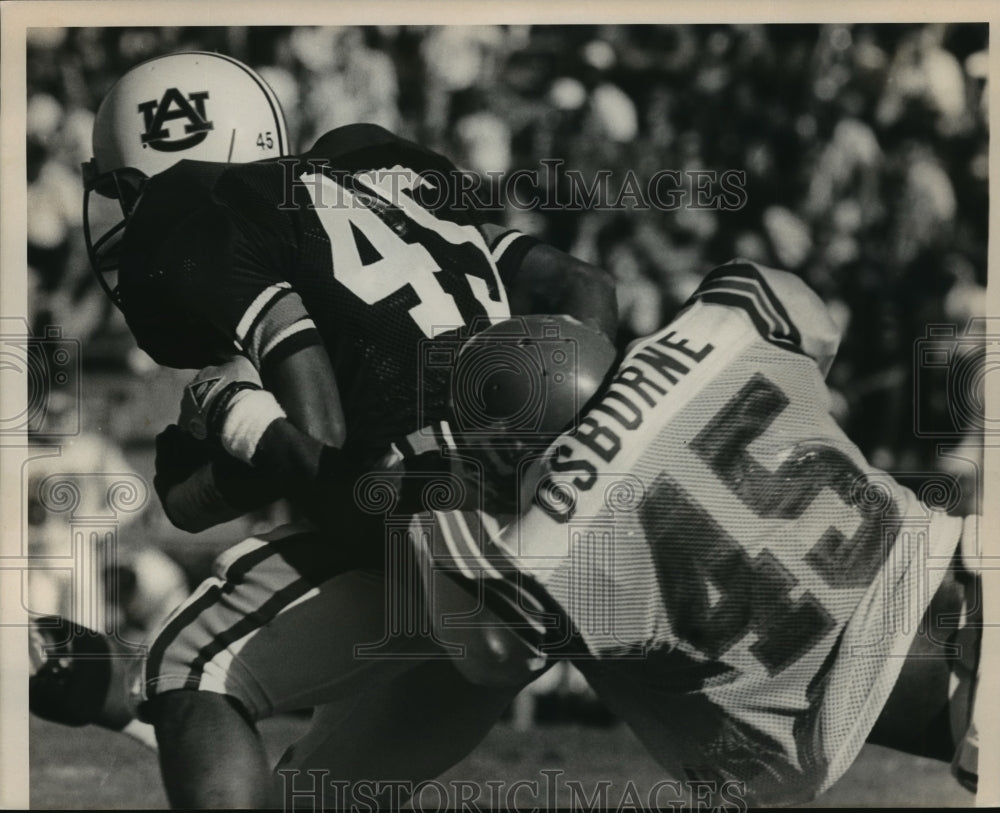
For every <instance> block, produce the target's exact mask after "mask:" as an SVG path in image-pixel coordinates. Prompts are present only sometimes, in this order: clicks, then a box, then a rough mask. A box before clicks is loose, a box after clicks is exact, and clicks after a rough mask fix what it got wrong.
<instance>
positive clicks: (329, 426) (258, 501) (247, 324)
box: [157, 282, 345, 533]
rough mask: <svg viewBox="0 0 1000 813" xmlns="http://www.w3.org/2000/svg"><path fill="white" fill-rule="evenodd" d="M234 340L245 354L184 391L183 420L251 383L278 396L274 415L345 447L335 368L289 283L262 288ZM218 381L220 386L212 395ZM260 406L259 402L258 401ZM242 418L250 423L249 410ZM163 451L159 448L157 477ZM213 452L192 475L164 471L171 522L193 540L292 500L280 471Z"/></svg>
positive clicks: (162, 491) (161, 489)
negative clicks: (217, 394) (193, 535)
mask: <svg viewBox="0 0 1000 813" xmlns="http://www.w3.org/2000/svg"><path fill="white" fill-rule="evenodd" d="M235 340H236V343H237V344H238V346H239V347H240V348H241V349H242V350H243V353H244V355H243V356H239V357H238V360H237V361H235V362H234V363H233V364H226V365H220V366H218V367H214V368H211V372H210V373H208V374H206V372H205V371H204V370H203V371H202V373H199V375H198V376H197V377H196V378H195V380H194V381H192V382H191V384H189V385H188V387H187V388H185V396H184V403H183V405H182V419H183V417H184V416H183V413H184V412H185V410H186V411H187V413H188V414H189V415H190V414H192V413H193V412H194V413H196V412H197V411H198V410H199V408H200V404H201V403H204V402H205V399H207V398H208V396H209V394H210V393H211V392H218V391H221V390H224V389H225V388H227V387H240V386H242V385H243V384H245V383H246V382H247V381H250V382H251V383H252V384H253V386H254V387H256V388H263V389H265V390H267V391H269V392H270V394H271V395H272V396H273V398H274V402H275V404H274V414H278V413H280V414H281V415H282V417H285V418H287V420H289V421H290V422H291V423H292V424H293V425H295V426H296V427H298V428H299V429H300V430H301V432H303V433H304V434H305V435H307V436H311V437H314V438H316V439H317V440H318V441H319V442H320V443H321V444H324V445H330V446H332V447H340V446H342V445H343V442H344V437H345V420H344V414H343V409H342V407H341V402H340V397H339V392H338V389H337V384H336V380H335V377H334V373H333V367H332V364H331V363H330V359H329V356H328V354H327V352H326V349H325V348H324V346H323V344H322V342H321V340H320V337H319V334H318V332H317V330H316V327H315V324H314V323H313V321H312V319H311V318H310V316H309V314H308V313H307V312H306V309H305V307H304V305H303V303H302V300H301V298H300V297H299V295H298V294H297V293H296V292H295V291H293V290H292V289H291V287H290V286H289V285H288V284H287V283H284V282H278V283H274V284H271V285H267V286H263V287H262V288H261V289H260V290H258V291H257V292H256V294H255V295H254V296H253V298H252V299H251V300H250V303H249V305H248V306H247V307H246V308H245V310H244V311H243V313H242V315H241V316H240V318H239V319H238V323H237V325H236V328H235ZM212 376H215V377H216V378H218V379H219V383H218V388H217V389H214V390H213V389H212V387H211V386H210V379H211V377H212ZM243 388H244V389H246V388H247V387H243ZM255 403H258V404H259V403H261V401H260V399H257V400H256V401H255ZM240 414H241V415H244V416H246V415H247V414H248V411H247V408H244V409H243V410H242V411H241V413H240ZM265 417H266V416H265ZM183 423H184V421H183V420H182V424H183ZM188 428H190V427H188ZM234 431H236V430H234ZM206 434H207V432H206ZM201 436H202V437H204V436H205V434H202V435H201ZM174 439H176V438H174ZM164 445H165V444H158V466H157V470H158V475H159V473H160V470H161V466H160V464H159V453H160V452H161V448H160V447H161V446H164ZM214 448H215V451H214V453H213V454H212V456H211V457H212V459H211V461H210V462H208V463H206V464H203V465H201V466H199V467H198V468H196V469H194V470H192V471H184V469H183V466H181V467H178V466H173V467H172V468H171V469H170V470H169V472H168V471H167V469H168V467H167V466H166V465H164V466H163V467H162V468H163V469H164V475H163V476H160V477H159V480H158V483H157V492H158V494H159V495H160V498H161V502H162V503H163V507H164V510H165V512H166V514H167V516H168V518H170V520H171V521H172V522H173V524H174V525H176V526H177V527H179V528H182V529H183V530H187V531H190V532H192V533H194V532H197V531H201V530H204V529H205V528H209V527H212V526H213V525H216V524H219V523H220V522H225V521H228V520H231V519H234V518H236V517H238V516H240V515H242V514H244V513H246V512H247V511H251V510H254V509H255V508H259V507H262V506H264V505H268V504H269V503H271V502H273V501H274V500H276V499H279V498H281V497H283V496H285V495H286V494H287V493H288V489H287V482H283V481H282V479H281V478H280V477H278V476H276V474H275V472H274V471H272V470H270V469H266V468H254V467H252V466H251V465H249V460H248V459H246V455H240V454H232V453H231V450H226V452H228V453H224V452H223V451H222V450H221V449H219V448H218V445H217V444H216V445H215V447H214ZM174 457H175V458H176V455H175V456H174ZM178 474H180V475H183V476H181V477H178V476H177V475H178Z"/></svg>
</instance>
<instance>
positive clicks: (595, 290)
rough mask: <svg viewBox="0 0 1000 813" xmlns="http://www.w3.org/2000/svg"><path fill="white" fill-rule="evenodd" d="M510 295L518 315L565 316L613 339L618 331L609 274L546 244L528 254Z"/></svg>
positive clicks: (612, 287)
mask: <svg viewBox="0 0 1000 813" xmlns="http://www.w3.org/2000/svg"><path fill="white" fill-rule="evenodd" d="M508 293H509V297H510V309H511V313H513V314H515V315H527V314H532V313H562V314H566V315H568V316H572V317H573V318H575V319H578V320H579V321H581V322H583V323H584V324H586V325H590V326H591V327H595V328H597V329H598V330H600V331H601V332H603V333H604V334H605V335H606V336H609V337H612V338H613V337H614V335H615V332H616V331H617V327H618V302H617V299H616V297H615V286H614V281H613V280H612V278H611V276H610V274H608V273H607V272H606V271H604V270H603V269H601V268H598V267H597V266H594V265H590V263H585V262H583V261H582V260H578V259H576V258H575V257H572V256H570V255H569V254H566V253H565V252H562V251H559V250H558V249H556V248H553V247H552V246H549V245H546V244H544V243H539V244H536V245H534V246H533V247H532V248H531V249H530V250H529V251H528V252H527V254H525V256H524V259H523V260H522V261H521V266H520V270H519V271H518V273H517V276H516V277H515V278H514V281H513V283H512V285H511V286H510V288H509V292H508Z"/></svg>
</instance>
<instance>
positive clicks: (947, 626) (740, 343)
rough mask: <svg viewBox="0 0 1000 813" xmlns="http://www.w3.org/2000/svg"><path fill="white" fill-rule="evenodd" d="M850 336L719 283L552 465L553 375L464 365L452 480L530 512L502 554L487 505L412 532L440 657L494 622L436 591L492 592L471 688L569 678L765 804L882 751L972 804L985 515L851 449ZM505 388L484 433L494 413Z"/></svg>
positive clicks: (717, 275) (676, 769)
mask: <svg viewBox="0 0 1000 813" xmlns="http://www.w3.org/2000/svg"><path fill="white" fill-rule="evenodd" d="M496 339H497V336H496V335H495V332H494V330H493V329H491V330H488V331H484V332H483V333H481V334H478V335H477V336H476V337H474V338H473V339H471V340H470V342H469V343H468V344H467V345H466V348H465V349H463V354H464V353H468V352H471V351H470V350H469V349H468V348H472V349H475V348H476V347H485V346H488V345H489V343H490V342H492V341H495V340H496ZM838 340H839V335H838V331H837V329H836V327H835V325H834V323H833V322H832V320H831V319H830V318H829V316H828V314H827V312H826V309H825V306H824V305H823V303H822V302H821V301H820V300H819V298H818V297H817V296H816V295H815V294H814V293H813V292H812V291H811V290H810V289H809V288H808V287H807V286H806V285H805V284H804V283H803V282H802V281H801V280H799V279H798V278H796V277H794V276H793V275H791V274H787V273H784V272H780V271H775V270H772V269H768V268H764V267H761V266H759V265H756V264H754V263H749V262H733V263H730V264H728V265H725V266H722V267H720V268H718V269H716V270H715V271H713V272H712V273H710V274H709V275H708V276H707V277H706V278H705V280H704V281H703V283H702V284H701V286H700V287H699V289H698V290H697V291H696V293H695V294H694V295H693V297H692V298H691V300H690V302H689V303H688V305H687V306H686V307H685V308H684V310H683V311H682V312H681V313H680V314H679V315H678V316H677V318H676V319H675V320H674V321H673V322H671V323H670V325H668V326H667V327H666V328H664V329H663V330H661V331H659V332H657V333H656V334H653V335H652V336H650V337H647V338H645V339H642V340H640V341H638V342H636V343H635V344H634V345H633V346H632V347H631V348H630V350H629V352H628V353H627V354H626V356H625V357H624V359H623V360H622V361H621V363H620V364H619V365H618V366H617V368H616V369H614V371H613V372H611V373H610V375H609V376H608V379H607V381H606V384H605V387H604V389H603V391H602V392H601V393H600V394H599V396H598V397H597V398H596V399H594V400H592V401H591V402H590V404H589V405H588V407H587V409H586V411H585V413H584V415H583V417H582V418H581V419H580V420H579V422H578V423H577V424H576V425H575V427H574V429H573V430H572V431H571V432H568V433H565V434H563V435H561V436H559V437H558V438H557V439H556V440H555V441H554V442H553V443H551V445H546V450H545V451H544V453H539V452H538V451H537V450H536V451H534V452H533V451H532V445H533V444H531V443H526V442H524V441H523V440H518V441H516V442H511V441H510V439H509V436H510V429H511V427H512V423H511V421H512V419H516V418H517V415H518V414H521V413H523V410H522V409H520V408H519V407H518V404H519V403H520V404H524V403H528V402H531V401H532V400H537V398H538V391H537V379H536V380H535V381H530V380H529V379H530V378H531V377H530V376H522V377H520V379H519V377H518V376H512V375H510V371H509V369H508V367H509V365H504V364H500V365H497V366H496V368H495V372H496V375H492V374H491V370H490V368H489V366H488V365H486V367H485V368H484V366H483V364H482V363H481V364H478V365H474V366H470V365H464V369H466V370H467V371H468V372H469V373H470V374H471V375H474V376H475V379H476V380H475V381H472V382H471V383H468V382H461V381H459V382H456V383H453V385H452V398H453V407H452V418H451V426H450V429H451V433H452V437H453V438H454V439H455V440H454V441H453V442H454V444H455V447H456V458H455V459H456V461H459V462H460V468H462V469H464V470H465V471H466V473H467V477H468V482H469V483H471V484H472V487H471V489H470V490H472V491H474V492H478V493H479V495H480V496H482V497H484V498H486V499H487V500H493V503H492V504H490V505H489V508H490V513H493V514H497V513H501V512H502V509H503V507H504V506H503V505H501V504H499V503H498V502H497V500H498V498H499V502H500V503H502V501H503V499H504V495H505V494H506V495H508V496H507V497H506V499H507V501H508V505H507V507H509V508H511V509H512V512H511V513H512V514H515V515H519V516H518V519H517V521H516V522H514V523H512V524H511V525H510V526H509V527H507V528H506V530H504V531H503V532H502V533H500V532H498V530H497V529H496V528H495V527H490V525H489V523H485V522H483V521H482V517H481V513H480V512H479V511H478V510H476V509H472V510H463V509H461V508H460V509H458V510H440V511H430V512H428V513H426V514H424V515H423V516H421V517H417V518H415V519H414V520H413V521H412V524H411V531H412V535H413V538H414V540H415V541H416V543H417V544H418V546H419V547H420V548H421V550H422V551H424V553H425V554H426V555H428V557H429V559H430V561H431V563H432V565H431V568H430V578H431V579H436V580H437V582H436V583H437V584H438V587H435V588H432V589H429V590H428V596H429V599H428V600H429V601H431V602H432V603H435V602H436V604H435V606H434V611H433V613H432V616H433V618H434V619H435V621H436V622H437V623H439V624H440V626H441V633H442V635H443V636H444V640H447V639H448V637H447V636H448V635H449V634H450V635H451V636H454V635H455V630H454V626H453V625H451V631H450V633H449V632H448V630H449V624H448V620H449V619H451V620H454V617H455V616H456V615H457V614H459V613H461V612H468V611H469V608H470V606H471V607H472V609H473V610H475V609H476V602H475V601H473V602H472V604H471V605H469V604H468V603H467V605H466V606H464V607H463V606H462V604H461V600H460V598H459V600H457V601H456V598H455V597H456V596H459V597H460V596H461V595H462V593H463V590H462V589H461V587H460V586H459V588H458V589H457V590H455V589H453V590H451V591H450V592H449V591H448V590H447V589H441V588H440V585H442V584H451V585H453V586H454V585H461V584H462V582H463V580H464V581H477V580H478V581H481V582H482V583H483V584H484V585H485V587H486V590H485V592H486V595H487V600H486V611H488V612H492V613H493V615H494V616H495V617H494V619H493V623H492V626H491V625H489V624H485V625H480V626H479V627H478V628H477V629H476V630H475V631H474V633H472V634H471V635H470V636H469V638H468V639H466V641H465V643H467V644H468V646H467V647H466V649H465V650H464V653H463V656H462V657H459V658H458V659H457V663H458V665H459V668H460V669H462V670H463V672H465V673H466V674H467V675H468V676H469V677H470V678H472V679H473V680H475V681H479V682H483V683H501V684H502V683H505V682H507V683H511V684H514V685H516V684H518V683H519V682H523V681H524V680H526V679H528V678H529V677H530V676H531V675H532V674H535V673H536V672H537V670H538V669H540V668H544V664H545V663H546V662H547V661H549V660H551V659H552V658H559V657H562V658H571V659H573V660H574V661H575V662H576V663H577V665H578V666H579V667H580V669H581V670H582V671H583V672H584V674H585V675H586V677H587V678H588V680H589V681H590V682H591V684H592V685H593V687H594V688H595V689H596V690H597V692H598V693H599V695H600V696H601V698H602V699H603V700H604V701H605V702H606V703H607V704H608V705H609V706H610V708H611V709H613V710H614V711H615V712H617V713H618V714H619V715H620V716H621V717H622V718H623V719H625V720H626V721H627V722H628V723H629V725H630V726H632V728H633V729H634V730H635V731H636V733H637V735H638V736H639V737H640V739H642V741H643V742H644V743H645V744H646V745H647V746H648V747H649V749H650V751H651V752H652V753H653V754H654V755H655V756H656V757H657V759H658V760H659V761H660V762H661V763H662V764H663V765H664V767H665V768H667V769H668V771H669V772H670V773H671V775H672V776H675V777H678V776H686V777H689V778H691V779H697V780H702V781H706V782H711V783H714V785H715V787H716V788H718V789H724V788H729V789H733V788H738V789H739V790H738V793H739V794H740V796H741V798H743V799H744V800H745V801H746V802H747V803H749V804H754V805H767V804H795V803H799V802H803V801H807V800H808V799H811V798H813V797H815V796H816V795H817V794H819V793H822V792H823V791H824V790H825V789H827V788H828V787H829V786H830V785H831V784H832V783H833V782H834V781H836V780H837V778H839V777H840V776H841V775H842V774H843V772H844V771H845V770H846V769H847V767H848V766H849V765H850V764H851V762H852V761H853V760H854V758H855V756H856V755H857V753H858V751H859V749H860V748H861V745H862V744H863V743H864V742H865V740H866V738H868V737H869V736H871V737H872V739H873V740H874V741H876V742H880V743H882V744H886V745H891V746H893V747H897V748H901V749H902V750H908V751H914V752H917V753H922V754H924V755H927V756H933V757H937V758H945V759H954V760H955V762H954V765H955V773H956V775H957V776H958V777H959V778H960V780H961V781H963V783H964V784H966V785H970V786H974V783H975V776H976V772H977V768H976V765H975V736H974V726H973V725H972V711H973V710H974V695H975V692H974V689H975V683H976V680H977V676H976V666H975V665H976V662H977V658H978V646H979V644H978V638H979V637H980V629H981V628H980V627H979V626H978V622H977V621H976V618H977V616H981V609H982V608H981V597H980V596H979V593H978V589H977V588H976V586H975V585H976V579H975V576H974V573H973V571H972V569H970V568H969V567H967V566H966V565H967V564H968V563H974V562H975V560H976V557H977V555H978V538H977V528H978V518H977V517H975V516H970V517H965V518H958V517H952V516H947V515H945V514H944V513H942V512H940V511H937V510H934V509H933V508H931V507H929V506H928V505H925V504H924V503H922V502H921V501H920V500H919V499H918V498H917V496H916V495H915V494H914V493H913V492H912V491H910V490H909V489H907V488H905V487H903V486H902V485H900V484H899V483H898V482H897V481H895V480H894V479H893V478H892V477H891V476H889V475H888V474H886V473H884V472H881V471H879V470H877V469H875V468H873V467H872V466H871V465H869V464H868V463H867V461H866V460H865V459H864V457H863V456H862V455H861V453H860V452H859V451H858V449H857V448H856V447H855V446H854V445H853V444H852V443H851V442H850V441H849V440H848V439H847V437H846V436H845V435H844V434H843V432H842V431H841V429H840V428H839V427H838V425H837V424H836V422H835V421H834V420H833V418H832V417H831V415H830V413H829V406H830V399H829V394H828V391H827V389H826V387H825V384H824V377H825V374H826V371H827V370H828V368H829V365H830V363H831V362H832V359H833V356H834V353H835V351H836V347H837V343H838ZM528 344H531V343H530V342H529V343H528ZM535 344H536V345H540V344H543V343H542V342H535ZM543 355H544V353H543ZM485 358H486V357H485V356H483V359H485ZM460 362H461V359H460ZM460 362H459V364H458V365H457V369H458V370H460V371H461V370H462V369H463V365H462V364H461V363H460ZM610 366H611V364H610V360H608V361H605V362H602V364H598V365H596V368H594V369H589V370H588V372H590V373H591V374H599V372H600V371H601V369H605V370H606V369H608V368H609V367H610ZM543 367H544V365H543ZM548 372H552V368H548ZM502 388H505V389H506V393H507V397H506V398H504V399H499V401H498V403H497V405H496V406H495V411H496V412H497V414H496V415H495V416H494V417H495V420H493V422H492V423H491V420H492V419H488V420H486V421H485V422H484V420H483V412H484V409H483V407H482V405H481V404H482V403H484V402H485V401H486V399H485V397H478V400H477V396H483V394H484V393H489V392H495V391H497V390H498V389H502ZM556 392H557V396H556V400H558V398H560V397H562V396H560V395H558V393H559V392H561V391H559V390H558V389H557V391H556ZM462 393H468V394H469V395H468V400H469V401H470V402H475V403H474V404H473V408H471V409H464V408H463V405H462V404H461V403H456V402H455V401H456V396H458V400H459V401H461V400H462ZM542 394H543V398H544V397H546V396H549V395H550V393H549V392H548V391H547V390H545V388H544V387H543V389H542ZM567 403H568V402H567ZM551 404H552V399H551V398H550V399H549V405H550V406H551ZM557 406H558V404H557ZM574 406H579V405H578V404H577V405H574ZM492 408H494V407H487V408H486V410H485V411H486V412H489V410H490V409H492ZM477 410H478V412H479V414H478V415H477V416H475V417H474V419H472V420H467V419H466V417H467V415H468V414H469V413H470V412H475V411H477ZM504 410H506V413H504ZM556 411H557V410H556V409H552V410H550V412H551V414H550V415H549V419H551V420H556V419H555V417H554V414H555V412H556ZM571 411H572V408H569V409H566V412H565V414H564V415H563V417H564V418H565V417H568V416H569V414H570V413H571ZM487 418H489V416H487ZM514 423H515V424H516V420H514ZM531 427H532V429H536V428H537V426H536V425H535V424H532V425H531ZM514 428H516V426H515V427H514ZM287 432H294V428H291V427H287V426H284V427H283V426H281V425H278V424H275V425H273V429H269V430H268V432H267V433H265V434H264V435H263V436H262V442H261V444H260V445H259V446H258V447H257V449H256V450H255V452H254V455H253V461H254V463H255V464H264V463H265V462H266V464H267V465H271V466H278V467H282V466H285V465H287V464H286V463H283V462H282V461H281V455H284V456H285V457H286V458H287V454H288V453H287V449H288V448H290V447H294V446H295V443H296V441H294V440H289V438H288V437H287ZM269 433H271V434H269ZM529 434H530V433H529ZM278 436H283V439H282V441H281V443H280V444H275V442H274V441H275V440H276V439H277V438H278ZM548 439H551V436H549V438H546V440H548ZM535 440H536V441H537V437H536V438H535ZM279 446H280V448H281V449H283V450H285V451H282V452H278V453H276V452H275V449H276V448H278V447H279ZM272 447H273V448H272ZM292 467H293V468H294V464H292ZM289 470H292V469H289ZM484 472H485V473H486V474H485V475H484ZM487 480H488V481H489V482H490V486H489V488H488V489H486V488H483V484H484V483H485V482H486V481H487ZM515 495H516V499H515ZM479 507H480V508H481V507H482V505H480V506H479ZM477 590H478V587H477ZM925 624H926V626H925ZM918 631H919V633H920V634H919V635H918ZM477 641H478V643H477ZM908 653H911V654H913V655H915V656H919V657H914V658H912V659H910V660H909V661H908V660H907V657H906V656H907V654H908ZM904 664H906V668H905V670H904ZM901 671H902V672H903V675H904V679H903V680H901V681H898V685H897V679H898V678H899V676H900V673H901ZM956 684H957V686H956ZM894 685H897V691H896V694H895V695H893V696H891V695H892V692H893V687H894ZM914 685H916V686H917V689H918V690H917V692H916V693H915V694H914V693H912V689H913V687H914ZM956 688H957V691H956ZM894 698H895V699H894ZM907 698H909V699H908V700H907ZM915 698H916V699H917V702H915V703H914V702H913V701H914V699H915ZM952 700H954V701H955V702H951V701H952ZM908 703H909V704H908ZM880 714H882V717H881V719H880ZM876 723H877V724H876ZM967 734H968V736H967Z"/></svg>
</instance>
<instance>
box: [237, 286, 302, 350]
mask: <svg viewBox="0 0 1000 813" xmlns="http://www.w3.org/2000/svg"><path fill="white" fill-rule="evenodd" d="M291 287H292V286H291V285H290V284H289V283H287V282H277V283H275V284H274V285H269V286H268V287H267V288H265V289H264V290H263V291H261V292H260V293H259V294H257V296H256V297H254V300H253V302H251V303H250V307H249V308H247V309H246V311H244V313H243V316H242V317H241V318H240V321H239V323H238V324H237V325H236V340H237V341H238V342H239V343H240V344H241V345H242V344H244V343H245V341H246V337H247V335H248V334H249V333H250V331H251V330H252V329H253V327H254V324H255V323H256V322H257V320H258V318H259V317H260V315H261V313H262V312H263V311H264V309H265V308H266V307H267V305H268V304H269V303H270V302H271V301H272V300H273V299H274V298H275V297H276V296H278V295H279V294H281V293H282V292H283V291H286V290H290V289H291Z"/></svg>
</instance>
